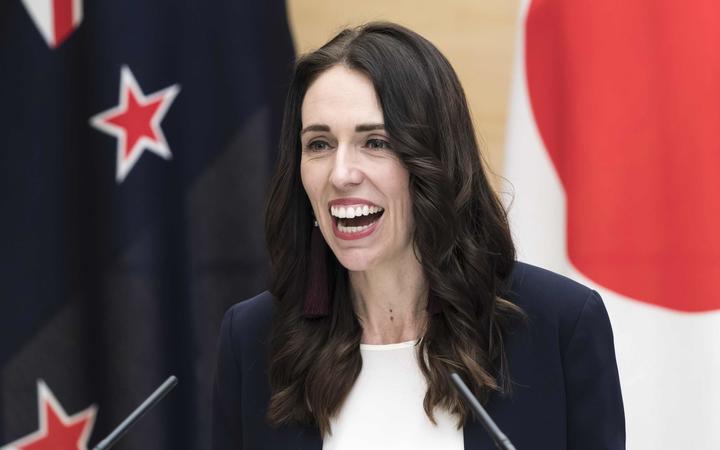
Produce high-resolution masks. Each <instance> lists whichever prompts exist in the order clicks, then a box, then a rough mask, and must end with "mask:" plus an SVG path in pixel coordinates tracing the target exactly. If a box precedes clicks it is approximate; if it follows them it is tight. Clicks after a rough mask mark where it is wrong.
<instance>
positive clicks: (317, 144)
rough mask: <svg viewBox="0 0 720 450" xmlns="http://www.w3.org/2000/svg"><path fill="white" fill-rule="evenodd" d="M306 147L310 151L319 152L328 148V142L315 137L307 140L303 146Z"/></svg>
mask: <svg viewBox="0 0 720 450" xmlns="http://www.w3.org/2000/svg"><path fill="white" fill-rule="evenodd" d="M305 148H306V149H308V150H310V151H311V152H321V151H323V150H327V149H329V148H330V144H328V143H327V142H325V141H323V140H320V139H317V140H314V141H311V142H308V143H307V145H306V146H305Z"/></svg>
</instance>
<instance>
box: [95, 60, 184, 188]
mask: <svg viewBox="0 0 720 450" xmlns="http://www.w3.org/2000/svg"><path fill="white" fill-rule="evenodd" d="M179 92H180V85H178V84H174V85H172V86H169V87H167V88H165V89H162V90H160V91H157V92H155V93H153V94H150V95H147V96H146V95H145V94H143V92H142V90H140V86H139V85H138V83H137V81H136V80H135V77H134V76H133V74H132V72H131V71H130V68H129V67H127V66H123V67H122V69H121V70H120V100H119V101H120V104H119V105H117V106H116V107H114V108H111V109H108V110H107V111H103V112H101V113H100V114H97V115H95V116H93V117H92V118H91V119H90V124H91V125H92V126H93V127H95V128H97V129H98V130H100V131H103V132H105V133H107V134H110V135H112V136H115V137H116V138H117V140H118V143H117V170H116V175H115V179H116V181H117V182H118V183H122V181H123V180H124V179H125V177H126V176H127V174H128V173H129V172H130V170H132V168H133V166H134V165H135V163H136V162H137V161H138V159H140V155H142V153H143V151H144V150H149V151H151V152H153V153H155V154H156V155H158V156H160V157H162V158H164V159H170V158H172V153H170V148H169V147H168V144H167V141H166V140H165V135H164V134H163V132H162V128H160V122H162V120H163V117H165V113H166V112H167V110H168V108H170V105H171V104H172V102H173V100H174V99H175V96H176V95H177V94H178V93H179Z"/></svg>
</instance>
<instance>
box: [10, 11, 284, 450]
mask: <svg viewBox="0 0 720 450" xmlns="http://www.w3.org/2000/svg"><path fill="white" fill-rule="evenodd" d="M293 59H294V50H293V46H292V41H291V38H290V33H289V28H288V24H287V17H286V13H285V4H284V3H283V2H278V1H270V2H267V1H260V0H256V1H249V0H246V1H242V0H215V1H200V0H191V1H182V2H180V1H167V0H166V1H161V0H127V1H122V2H117V1H107V0H99V1H83V0H7V1H3V2H0V155H1V156H0V158H1V159H0V171H2V186H3V188H4V189H3V192H2V200H1V202H2V203H0V205H2V208H1V211H2V220H0V236H1V238H0V239H1V240H0V242H1V243H2V246H1V248H2V257H1V258H2V259H1V261H2V263H1V267H0V335H1V336H2V338H0V370H1V372H0V447H2V446H4V445H7V444H11V445H12V446H14V447H16V448H22V449H41V448H58V449H65V448H68V449H69V448H73V449H74V448H83V449H84V448H91V447H92V446H94V445H95V444H96V443H97V442H98V441H99V440H100V439H102V438H103V437H104V436H105V435H106V434H107V433H108V432H109V431H110V430H111V429H112V428H114V427H115V426H116V425H117V424H118V423H119V422H120V421H121V420H122V419H123V418H124V417H125V416H126V415H127V414H129V413H130V412H131V411H132V410H133V409H134V408H135V407H136V406H137V405H138V404H139V403H140V402H141V401H142V400H143V399H144V397H146V396H147V395H149V394H150V393H151V392H152V391H153V389H154V388H155V387H156V386H157V385H159V384H160V383H161V382H162V381H163V380H164V379H165V378H166V377H167V376H168V375H170V374H175V375H177V376H178V378H179V379H180V383H179V385H178V388H177V389H176V390H175V391H174V392H173V393H172V394H171V395H170V396H169V397H168V398H167V399H165V400H164V401H163V402H162V403H161V404H160V405H159V406H158V407H157V408H156V409H155V410H153V411H152V412H151V413H150V414H149V415H147V416H146V417H145V418H144V419H143V421H142V422H141V423H139V424H138V425H137V426H136V428H134V429H133V430H132V431H131V432H130V433H128V434H127V435H126V437H125V438H124V439H123V440H122V441H120V443H119V444H118V445H117V446H116V447H115V448H117V449H141V448H152V449H171V448H172V449H205V448H207V447H208V446H209V442H210V437H209V430H210V420H211V417H210V392H211V385H212V377H213V367H214V358H215V342H216V336H217V333H218V328H219V324H220V320H221V318H222V314H223V312H224V310H225V309H226V308H227V307H228V306H229V305H230V304H232V303H234V302H236V301H238V300H240V299H242V298H247V297H249V296H251V295H252V294H255V293H257V292H258V291H261V290H263V289H265V287H266V275H267V270H268V262H267V256H266V253H265V245H264V237H263V231H262V228H263V205H264V196H265V189H266V185H267V181H268V179H269V175H270V173H271V170H272V164H273V162H274V160H275V155H276V145H277V136H278V134H279V126H280V120H281V108H282V102H283V100H284V94H285V90H286V87H287V83H288V80H289V76H290V71H291V68H292V62H293ZM78 445H79V447H78Z"/></svg>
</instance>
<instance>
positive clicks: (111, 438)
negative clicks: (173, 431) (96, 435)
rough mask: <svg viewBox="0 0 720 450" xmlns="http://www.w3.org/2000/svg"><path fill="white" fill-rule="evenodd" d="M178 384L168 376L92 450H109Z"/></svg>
mask: <svg viewBox="0 0 720 450" xmlns="http://www.w3.org/2000/svg"><path fill="white" fill-rule="evenodd" d="M177 383H178V379H177V377H176V376H175V375H170V377H169V378H168V379H167V380H165V382H164V383H163V384H161V385H160V387H159V388H157V389H155V392H153V393H152V394H150V397H148V398H146V399H145V401H144V402H142V404H141V405H140V406H138V407H137V408H136V409H135V411H133V412H132V413H131V414H130V415H129V416H127V418H126V419H125V420H123V421H122V423H121V424H120V425H118V427H117V428H115V429H114V430H113V431H112V433H110V434H109V435H108V436H107V437H106V438H105V439H103V440H102V441H100V443H99V444H98V445H96V446H95V447H94V448H93V450H107V449H109V448H111V447H112V446H113V445H115V444H116V443H117V441H119V440H120V438H121V437H123V435H124V434H125V433H126V432H127V431H128V429H130V427H131V426H133V425H134V424H135V422H137V421H138V420H140V418H141V417H142V416H144V415H145V413H146V412H148V410H149V409H150V408H152V407H153V406H155V405H156V404H157V403H158V402H159V401H160V400H162V399H163V397H165V396H166V395H167V394H168V392H170V391H171V390H172V389H173V388H174V387H175V386H176V385H177Z"/></svg>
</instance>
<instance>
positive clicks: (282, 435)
mask: <svg viewBox="0 0 720 450" xmlns="http://www.w3.org/2000/svg"><path fill="white" fill-rule="evenodd" d="M266 234H267V242H268V248H269V251H270V256H271V260H272V264H273V274H274V278H273V280H272V286H271V289H270V293H268V292H265V293H262V294H260V295H259V296H257V297H255V298H253V299H250V300H247V301H245V302H242V303H239V304H237V305H235V306H234V307H233V308H231V309H230V311H228V313H227V314H226V317H225V319H224V321H223V326H222V330H221V339H220V354H219V360H218V369H217V378H216V385H215V392H214V414H215V417H214V437H213V445H214V448H215V449H216V450H229V449H260V448H262V449H265V448H267V449H318V450H320V449H325V450H329V449H343V450H349V449H360V448H363V449H391V448H392V449H402V448H407V449H414V450H417V449H448V450H450V449H462V448H465V449H491V448H494V446H493V444H492V441H491V440H490V438H489V437H488V436H487V434H486V433H485V432H484V430H483V429H482V427H481V426H480V425H479V423H478V422H476V421H475V420H474V418H473V417H472V414H471V412H470V410H469V408H468V407H467V405H466V404H465V403H464V402H463V400H462V399H461V398H460V397H459V396H458V394H457V393H456V392H455V390H454V389H453V388H452V386H451V381H450V378H449V374H450V373H451V372H457V373H459V374H460V375H461V376H462V377H463V378H464V379H465V381H466V382H467V383H468V384H469V385H470V386H471V389H472V390H473V391H474V393H475V394H476V396H477V397H478V398H480V399H481V401H483V402H484V403H485V404H486V407H487V409H488V411H489V413H490V414H491V415H492V416H493V417H494V419H495V421H496V422H497V423H498V425H499V426H500V428H501V429H502V430H503V431H504V432H505V434H506V435H507V436H508V437H509V438H510V440H511V441H513V443H514V444H515V446H516V447H517V448H518V449H521V450H522V449H552V450H562V449H575V450H588V449H621V448H624V439H625V436H624V433H625V431H624V416H623V406H622V397H621V393H620V386H619V382H618V376H617V367H616V363H615V355H614V349H613V339H612V331H611V329H610V324H609V321H608V317H607V313H606V312H605V308H604V306H603V304H602V301H601V300H600V298H599V296H598V295H597V293H595V292H594V291H591V290H590V289H588V288H586V287H584V286H581V285H579V284H577V283H574V282H572V281H570V280H568V279H566V278H563V277H561V276H558V275H555V274H552V273H550V272H547V271H544V270H542V269H539V268H535V267H532V266H529V265H525V264H522V263H517V262H515V252H514V248H513V244H512V240H511V238H510V233H509V230H508V224H507V220H506V216H505V212H504V210H503V208H502V206H501V205H500V203H499V202H498V200H497V198H496V197H495V195H494V193H493V191H492V189H491V188H490V186H489V184H488V182H487V179H486V178H485V176H484V174H483V170H482V167H481V163H480V159H479V156H478V146H477V143H476V141H475V137H474V133H473V128H472V123H471V120H470V115H469V112H468V108H467V105H466V101H465V98H464V94H463V91H462V88H461V86H460V84H459V82H458V79H457V77H456V75H455V73H454V71H453V70H452V68H451V67H450V64H449V63H448V62H447V60H446V59H445V58H444V57H443V56H442V55H441V54H440V52H439V51H438V50H437V49H436V48H435V47H434V46H433V45H432V44H431V43H429V42H428V41H426V40H425V39H423V38H422V37H420V36H419V35H417V34H415V33H413V32H412V31H410V30H407V29H405V28H403V27H400V26H398V25H394V24H389V23H371V24H368V25H365V26H362V27H359V28H356V29H352V30H345V31H343V32H341V33H340V34H339V35H337V36H336V37H335V38H333V39H332V40H331V41H330V42H328V43H327V44H326V45H325V46H323V47H322V48H321V49H319V50H317V51H315V52H312V53H310V54H308V55H306V56H304V57H302V58H301V59H300V60H299V61H298V63H297V65H296V70H295V74H294V77H293V80H292V84H291V86H290V90H289V94H288V98H287V103H286V107H285V117H284V124H283V132H282V136H281V156H280V162H279V167H278V170H277V173H276V176H275V178H274V180H273V182H272V187H271V192H270V197H269V202H268V208H267V215H266Z"/></svg>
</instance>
